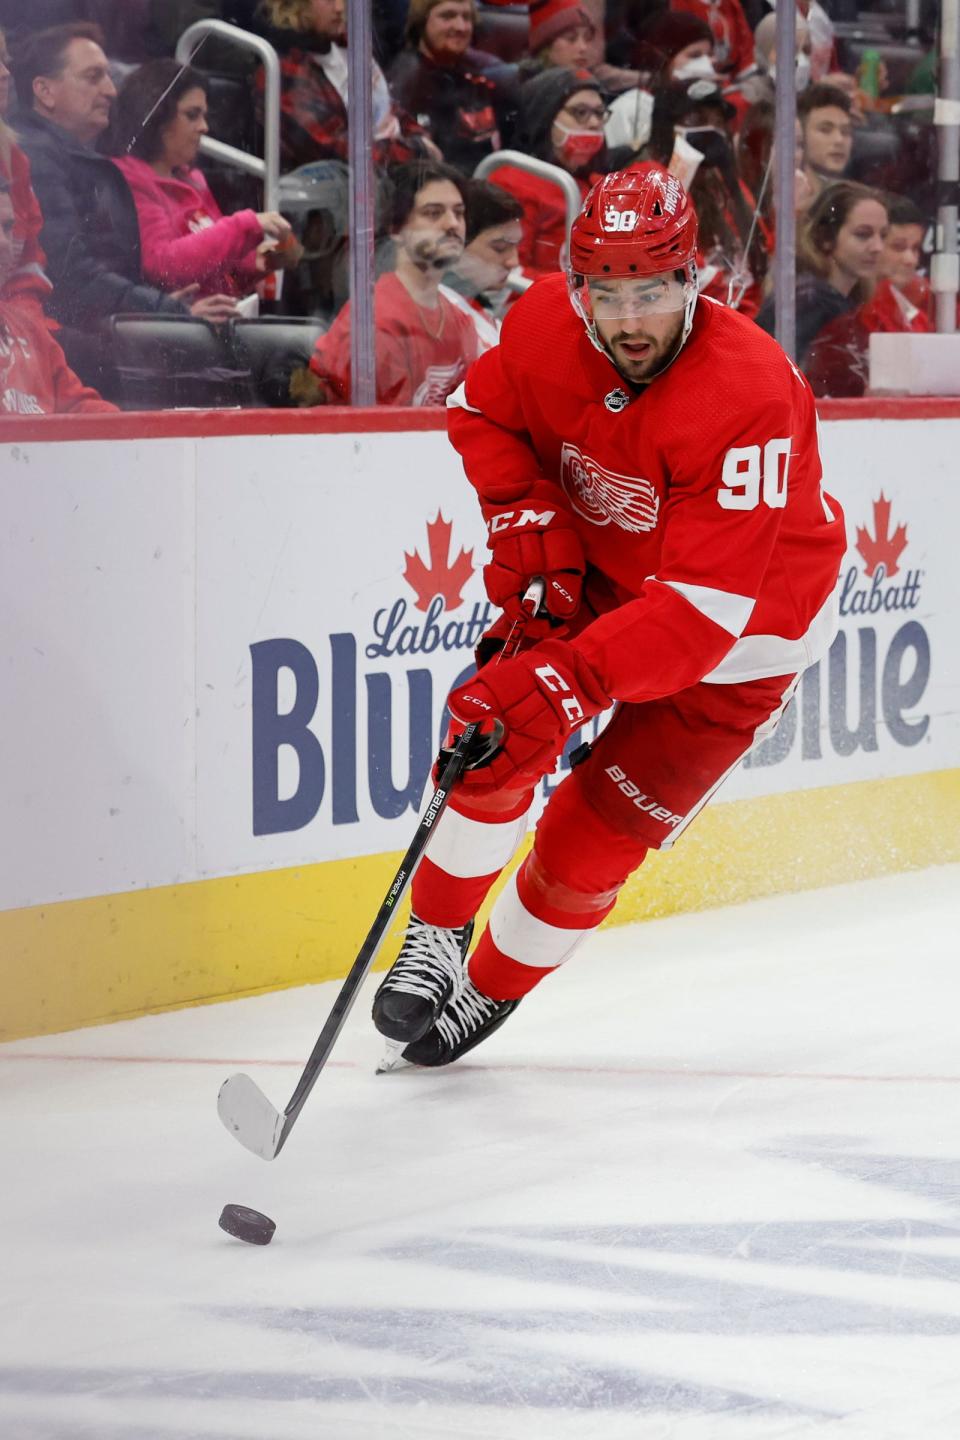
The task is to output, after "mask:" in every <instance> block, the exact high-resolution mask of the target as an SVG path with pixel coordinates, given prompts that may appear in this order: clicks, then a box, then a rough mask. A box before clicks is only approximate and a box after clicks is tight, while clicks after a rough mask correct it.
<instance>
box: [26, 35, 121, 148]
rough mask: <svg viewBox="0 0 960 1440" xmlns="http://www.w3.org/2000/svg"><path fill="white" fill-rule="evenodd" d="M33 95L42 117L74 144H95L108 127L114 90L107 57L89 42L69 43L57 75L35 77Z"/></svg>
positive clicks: (72, 41)
mask: <svg viewBox="0 0 960 1440" xmlns="http://www.w3.org/2000/svg"><path fill="white" fill-rule="evenodd" d="M33 86H34V93H35V95H36V96H37V99H38V100H39V102H40V104H41V106H42V113H43V114H44V115H45V116H46V117H47V119H48V120H52V121H53V123H54V124H55V125H59V126H60V127H61V129H63V130H66V132H67V134H68V135H73V136H74V137H75V138H76V139H77V140H80V141H82V142H84V143H87V142H88V141H90V140H95V139H96V137H97V136H98V135H99V134H100V133H101V131H103V130H105V129H106V128H107V126H108V125H109V123H110V104H111V101H112V100H113V99H114V98H115V96H116V93H117V91H116V87H115V86H114V83H113V81H112V80H111V79H110V71H109V69H108V68H107V57H106V55H104V53H103V51H102V50H101V49H100V46H99V45H95V44H94V42H93V41H92V40H71V41H70V44H69V45H68V46H67V48H66V50H65V52H64V57H63V69H62V70H61V71H60V74H59V75H38V76H37V78H36V80H35V81H34V82H33Z"/></svg>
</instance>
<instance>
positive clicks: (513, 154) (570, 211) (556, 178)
mask: <svg viewBox="0 0 960 1440" xmlns="http://www.w3.org/2000/svg"><path fill="white" fill-rule="evenodd" d="M503 165H515V166H516V168H517V169H518V170H526V171H527V173H528V174H529V175H538V176H539V177H540V179H541V180H549V181H550V182H551V184H553V185H556V186H557V187H558V188H559V189H560V190H562V191H563V198H564V201H565V202H566V207H567V234H566V239H565V240H564V242H563V249H562V250H561V252H560V269H561V270H565V269H566V266H567V257H568V255H569V253H570V227H571V226H572V225H573V222H574V220H576V218H577V216H578V215H579V214H580V207H581V205H582V204H583V196H582V195H581V194H580V186H579V185H578V184H577V182H576V180H574V178H573V176H572V175H571V174H570V172H569V170H561V169H560V166H559V165H551V164H550V163H549V162H548V161H547V160H538V159H536V158H535V156H533V155H524V153H523V151H522V150H495V151H494V152H493V154H492V155H487V156H485V157H484V159H483V160H481V161H480V164H479V165H478V166H477V168H476V169H475V170H474V172H473V176H474V179H475V180H485V179H486V178H487V176H488V175H491V174H492V173H493V171H494V170H499V169H500V168H501V166H503Z"/></svg>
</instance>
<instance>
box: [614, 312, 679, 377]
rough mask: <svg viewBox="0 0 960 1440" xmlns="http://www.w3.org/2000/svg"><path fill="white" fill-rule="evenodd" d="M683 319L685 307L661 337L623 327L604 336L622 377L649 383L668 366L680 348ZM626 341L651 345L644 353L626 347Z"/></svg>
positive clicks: (635, 344)
mask: <svg viewBox="0 0 960 1440" xmlns="http://www.w3.org/2000/svg"><path fill="white" fill-rule="evenodd" d="M683 321H684V316H683V311H682V310H678V311H677V322H676V325H675V327H674V329H673V330H671V331H670V332H669V334H668V335H666V336H661V337H659V338H658V337H657V336H655V335H650V334H646V333H645V332H643V331H636V332H633V331H629V332H628V331H626V330H620V331H617V332H616V333H615V334H614V335H612V336H611V338H610V339H609V340H605V341H604V345H605V346H606V349H607V352H608V354H609V355H610V358H611V359H612V361H613V363H614V365H616V367H617V369H618V370H619V371H620V374H621V375H622V376H623V378H624V379H625V380H629V382H630V384H631V385H646V384H648V383H649V382H650V381H651V380H655V379H656V377H657V376H658V375H659V374H660V373H661V371H663V370H666V368H667V366H668V365H670V364H671V363H672V362H673V361H674V360H675V359H676V358H677V355H678V353H679V351H680V346H681V343H682V338H683ZM624 344H628V345H631V346H639V345H643V346H646V347H648V348H646V349H645V350H644V352H643V353H642V354H631V353H630V352H629V351H627V350H625V349H624V348H623V347H624Z"/></svg>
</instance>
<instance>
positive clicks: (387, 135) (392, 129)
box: [257, 0, 442, 171]
mask: <svg viewBox="0 0 960 1440" xmlns="http://www.w3.org/2000/svg"><path fill="white" fill-rule="evenodd" d="M263 11H264V13H265V15H266V16H267V18H268V19H269V21H270V22H271V24H272V25H273V26H275V27H276V29H275V31H274V33H273V34H272V35H271V39H272V40H273V41H274V43H275V44H276V45H277V47H278V48H279V49H280V50H281V52H282V53H281V58H280V70H281V94H280V161H281V166H282V168H283V170H284V171H287V170H294V169H296V168H297V167H298V166H300V165H308V164H310V162H311V161H314V160H321V159H325V158H332V159H334V160H346V159H347V51H346V39H345V24H346V18H345V9H344V0H263ZM263 87H264V79H263V70H262V69H261V70H259V71H258V72H257V98H258V104H259V107H260V110H261V118H262V108H263ZM373 110H374V145H373V158H374V163H375V164H376V165H378V166H385V165H391V164H403V163H404V162H405V161H408V160H412V159H414V158H415V157H416V156H418V155H427V156H431V157H433V158H435V159H440V158H442V157H441V155H440V151H439V149H438V148H437V146H436V145H434V143H433V141H432V140H431V139H430V138H429V136H427V134H426V133H425V131H424V129H423V126H422V125H419V124H418V123H417V122H416V121H415V120H413V119H411V117H410V116H409V115H406V114H403V113H401V112H398V111H397V110H396V109H395V107H394V104H393V100H392V98H391V95H390V91H389V89H388V88H387V82H386V80H385V79H384V75H383V71H382V70H381V69H380V66H379V65H377V64H376V63H374V67H373Z"/></svg>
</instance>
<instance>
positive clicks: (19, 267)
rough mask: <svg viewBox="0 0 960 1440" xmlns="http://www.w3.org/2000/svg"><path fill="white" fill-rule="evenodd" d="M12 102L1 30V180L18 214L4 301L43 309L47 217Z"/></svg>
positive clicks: (46, 289)
mask: <svg viewBox="0 0 960 1440" xmlns="http://www.w3.org/2000/svg"><path fill="white" fill-rule="evenodd" d="M9 101H10V56H9V53H8V51H7V40H6V36H5V35H4V33H3V31H2V30H0V180H6V181H7V182H8V183H9V186H10V200H11V202H12V204H13V213H14V228H13V264H12V265H11V267H10V270H9V272H8V275H7V279H6V280H5V282H4V286H3V290H2V292H0V298H2V299H4V300H20V301H30V302H31V303H32V304H34V305H36V306H37V307H38V308H40V309H42V307H43V304H44V301H45V300H46V299H47V298H48V296H49V294H50V290H51V285H50V281H49V280H48V279H47V275H46V271H45V269H44V267H45V265H46V257H45V256H44V253H43V250H42V249H41V248H40V231H41V230H42V229H43V216H42V215H41V213H40V206H39V205H38V203H37V197H36V195H34V193H33V186H32V185H31V183H30V161H29V160H28V159H27V157H26V155H25V154H24V153H23V151H22V150H21V149H20V146H19V145H18V144H17V142H16V136H15V135H14V133H13V131H12V130H11V129H10V128H9V126H8V125H7V124H6V123H5V121H4V118H3V117H4V116H5V115H6V113H7V109H8V106H9Z"/></svg>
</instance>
